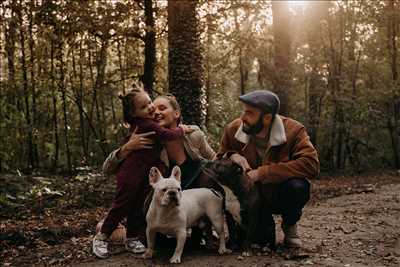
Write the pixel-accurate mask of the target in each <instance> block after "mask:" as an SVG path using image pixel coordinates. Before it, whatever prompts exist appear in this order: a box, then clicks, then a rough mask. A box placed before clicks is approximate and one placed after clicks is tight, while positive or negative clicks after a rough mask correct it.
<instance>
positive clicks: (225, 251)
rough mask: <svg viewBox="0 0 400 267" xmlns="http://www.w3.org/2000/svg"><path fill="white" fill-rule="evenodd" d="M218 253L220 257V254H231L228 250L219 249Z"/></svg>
mask: <svg viewBox="0 0 400 267" xmlns="http://www.w3.org/2000/svg"><path fill="white" fill-rule="evenodd" d="M218 253H219V254H220V255H222V254H231V253H232V250H230V249H228V248H220V249H218Z"/></svg>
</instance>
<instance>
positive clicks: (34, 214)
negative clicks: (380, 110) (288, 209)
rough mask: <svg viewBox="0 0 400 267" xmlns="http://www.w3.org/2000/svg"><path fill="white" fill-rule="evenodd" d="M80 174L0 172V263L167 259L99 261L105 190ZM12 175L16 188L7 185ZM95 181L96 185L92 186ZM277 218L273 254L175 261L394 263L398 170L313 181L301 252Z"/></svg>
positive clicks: (158, 260)
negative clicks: (97, 239)
mask: <svg viewBox="0 0 400 267" xmlns="http://www.w3.org/2000/svg"><path fill="white" fill-rule="evenodd" d="M88 175H89V176H90V177H89V178H90V179H86V178H84V177H85V176H84V175H77V176H75V177H74V178H64V180H63V179H61V180H63V182H62V183H56V182H55V181H56V180H60V179H59V178H54V177H52V178H49V177H33V176H30V177H24V176H18V177H14V176H11V175H7V176H1V175H0V182H1V184H2V185H3V184H5V185H6V187H7V186H8V188H12V190H9V191H8V193H5V190H4V188H5V187H3V186H2V189H0V193H1V195H0V196H1V197H0V205H1V206H0V207H1V212H0V263H1V265H2V266H50V265H52V266H93V267H94V266H160V265H161V266H165V265H168V258H169V257H170V256H171V255H172V252H173V248H171V249H169V250H167V251H163V253H158V254H156V257H155V259H153V260H143V259H141V258H138V257H137V256H134V255H132V254H130V253H127V252H121V249H118V248H117V249H116V251H120V252H117V253H115V254H114V255H112V256H111V257H110V258H109V259H106V260H100V259H97V258H96V257H95V256H93V254H92V253H91V239H92V237H93V234H94V228H95V225H96V223H97V221H98V220H99V219H100V218H101V217H102V216H103V215H104V213H105V212H106V210H107V205H109V203H111V198H112V191H113V190H112V182H110V181H109V180H103V179H105V178H102V177H101V176H100V175H98V174H90V173H89V174H88ZM16 179H18V181H19V186H18V187H15V188H13V187H12V186H11V185H13V184H14V183H15V181H16ZM71 179H72V180H71ZM38 181H39V182H38ZM99 181H102V182H101V186H100V185H98V186H94V184H97V183H99ZM104 181H106V182H104ZM107 181H108V182H107ZM55 184H57V185H55ZM104 184H108V186H103V185H104ZM78 187H79V189H77V188H78ZM82 187H83V189H82ZM43 188H45V189H43ZM28 189H29V190H28ZM62 189H64V190H62ZM24 190H25V191H26V190H28V191H27V193H25V194H23V191H24ZM96 192H97V193H96ZM98 192H103V193H102V194H100V193H98ZM104 192H106V193H104ZM77 194H80V195H79V196H78V197H76V198H74V197H73V196H76V195H77ZM93 194H94V196H93V198H92V197H90V196H92V195H93ZM94 199H97V202H96V201H95V200H94ZM99 199H100V200H99ZM99 206H101V207H99ZM278 221H279V219H277V227H276V229H277V238H278V250H277V251H276V252H268V253H266V254H265V255H264V254H262V253H261V252H258V251H254V253H253V254H254V256H251V257H245V258H242V257H240V253H239V252H235V253H233V254H231V255H224V256H219V255H217V254H216V253H215V252H214V251H203V250H200V251H184V254H183V258H182V260H183V263H182V264H181V266H193V267H194V266H240V267H244V266H312V265H313V266H344V267H348V266H400V231H399V225H400V173H398V172H387V173H380V174H379V175H376V174H375V175H363V176H335V177H323V178H321V179H320V180H313V181H312V199H311V201H310V202H309V204H308V205H307V206H306V208H305V209H304V215H303V217H302V220H301V221H300V223H299V227H298V229H299V233H300V235H301V236H302V239H303V242H304V248H303V249H301V250H289V249H286V248H284V247H283V246H282V245H280V244H281V243H282V233H281V230H280V227H279V225H280V224H279V222H278Z"/></svg>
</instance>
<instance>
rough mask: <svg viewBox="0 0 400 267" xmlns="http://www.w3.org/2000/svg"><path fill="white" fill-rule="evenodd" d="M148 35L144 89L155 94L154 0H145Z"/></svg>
mask: <svg viewBox="0 0 400 267" xmlns="http://www.w3.org/2000/svg"><path fill="white" fill-rule="evenodd" d="M144 13H145V23H146V36H145V39H144V72H143V75H142V81H143V85H144V89H145V90H146V91H147V92H148V93H149V95H150V96H153V83H154V67H155V63H156V29H155V23H154V12H153V0H144Z"/></svg>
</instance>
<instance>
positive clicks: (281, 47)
mask: <svg viewBox="0 0 400 267" xmlns="http://www.w3.org/2000/svg"><path fill="white" fill-rule="evenodd" d="M272 15H273V32H274V49H275V55H274V64H275V75H274V79H273V86H274V92H275V93H276V94H277V95H278V96H279V99H280V101H281V108H280V112H279V113H280V114H282V115H287V114H288V112H289V110H288V101H289V98H288V94H289V90H290V83H291V82H290V79H291V74H290V73H291V70H290V46H291V40H290V35H289V27H290V17H289V16H290V14H289V3H288V2H287V1H272Z"/></svg>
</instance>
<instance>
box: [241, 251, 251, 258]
mask: <svg viewBox="0 0 400 267" xmlns="http://www.w3.org/2000/svg"><path fill="white" fill-rule="evenodd" d="M250 256H251V252H250V251H249V250H246V251H243V252H242V257H250Z"/></svg>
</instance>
